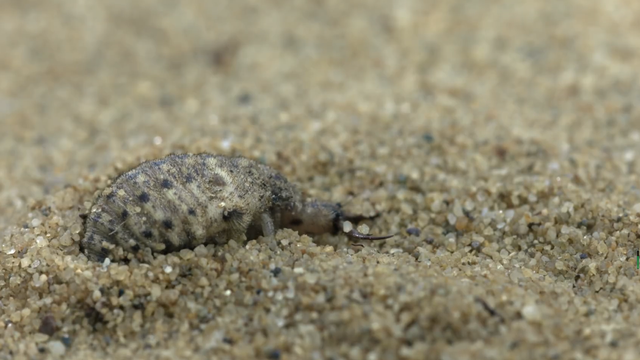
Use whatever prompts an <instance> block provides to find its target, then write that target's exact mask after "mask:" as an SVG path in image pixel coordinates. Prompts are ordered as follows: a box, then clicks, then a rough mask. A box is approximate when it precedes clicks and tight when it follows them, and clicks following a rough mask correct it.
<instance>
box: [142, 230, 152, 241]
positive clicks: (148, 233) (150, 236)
mask: <svg viewBox="0 0 640 360" xmlns="http://www.w3.org/2000/svg"><path fill="white" fill-rule="evenodd" d="M142 236H144V237H145V238H147V239H151V238H152V237H153V232H151V230H144V231H143V232H142Z"/></svg>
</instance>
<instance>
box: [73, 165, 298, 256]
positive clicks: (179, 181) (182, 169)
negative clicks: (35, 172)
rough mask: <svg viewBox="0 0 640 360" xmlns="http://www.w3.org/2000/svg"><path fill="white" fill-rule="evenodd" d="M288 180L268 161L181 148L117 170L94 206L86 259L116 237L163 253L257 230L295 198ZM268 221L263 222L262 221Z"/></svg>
mask: <svg viewBox="0 0 640 360" xmlns="http://www.w3.org/2000/svg"><path fill="white" fill-rule="evenodd" d="M300 204H301V200H300V194H299V192H298V191H297V190H296V188H295V187H294V186H292V185H291V184H289V183H288V182H287V180H286V179H285V178H284V177H283V176H282V175H280V174H279V173H278V172H276V171H275V170H273V169H271V168H269V167H268V166H265V165H262V164H259V163H257V162H255V161H252V160H249V159H246V158H242V157H225V156H222V155H212V154H180V155H169V156H167V157H165V158H162V159H158V160H152V161H147V162H144V163H142V164H140V165H139V166H138V167H136V168H134V169H132V170H130V171H128V172H126V173H124V174H122V175H120V176H119V177H118V178H116V179H115V181H114V182H113V183H112V185H111V186H110V187H108V188H106V189H105V190H104V191H103V192H102V193H101V195H99V197H98V198H97V200H96V202H95V203H94V205H93V206H92V208H91V210H90V212H89V214H88V217H87V219H86V224H85V237H84V239H83V240H82V247H83V249H84V252H85V254H86V255H87V256H88V257H89V258H90V259H92V260H98V261H101V260H103V259H104V258H105V257H110V256H111V255H112V249H113V248H114V245H117V246H121V247H122V248H123V249H124V250H125V251H129V252H132V253H135V252H137V251H139V250H140V249H141V248H145V247H146V248H150V249H151V250H152V251H153V252H159V253H166V252H172V251H177V250H180V249H183V248H194V247H196V246H198V245H200V244H210V243H213V244H222V243H225V242H227V241H228V240H229V239H237V240H244V239H245V238H246V237H247V235H252V237H255V235H260V233H261V231H260V230H261V227H262V228H264V226H265V225H264V222H265V221H267V220H270V221H271V224H270V225H271V228H273V227H274V224H273V222H274V221H275V226H276V228H277V227H280V226H281V225H282V224H281V221H280V214H281V213H287V214H291V213H295V212H296V211H297V208H299V207H300V206H301V205H300ZM267 227H268V226H267Z"/></svg>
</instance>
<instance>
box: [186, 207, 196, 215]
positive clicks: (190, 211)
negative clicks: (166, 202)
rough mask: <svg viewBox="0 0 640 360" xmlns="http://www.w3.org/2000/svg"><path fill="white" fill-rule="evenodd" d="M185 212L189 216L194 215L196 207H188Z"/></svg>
mask: <svg viewBox="0 0 640 360" xmlns="http://www.w3.org/2000/svg"><path fill="white" fill-rule="evenodd" d="M187 212H188V213H189V215H191V216H196V209H194V208H189V210H187Z"/></svg>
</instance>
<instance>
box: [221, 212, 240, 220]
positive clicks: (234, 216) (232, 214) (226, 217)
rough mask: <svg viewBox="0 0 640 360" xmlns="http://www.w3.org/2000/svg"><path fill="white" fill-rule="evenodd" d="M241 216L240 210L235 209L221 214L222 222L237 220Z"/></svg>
mask: <svg viewBox="0 0 640 360" xmlns="http://www.w3.org/2000/svg"><path fill="white" fill-rule="evenodd" d="M242 215H244V213H243V212H242V211H240V210H236V209H233V210H228V211H225V212H224V213H222V220H224V221H229V220H232V219H237V218H239V217H242Z"/></svg>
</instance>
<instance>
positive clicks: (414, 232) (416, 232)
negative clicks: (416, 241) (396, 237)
mask: <svg viewBox="0 0 640 360" xmlns="http://www.w3.org/2000/svg"><path fill="white" fill-rule="evenodd" d="M407 234H409V235H413V236H420V229H418V228H416V227H410V228H407Z"/></svg>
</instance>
